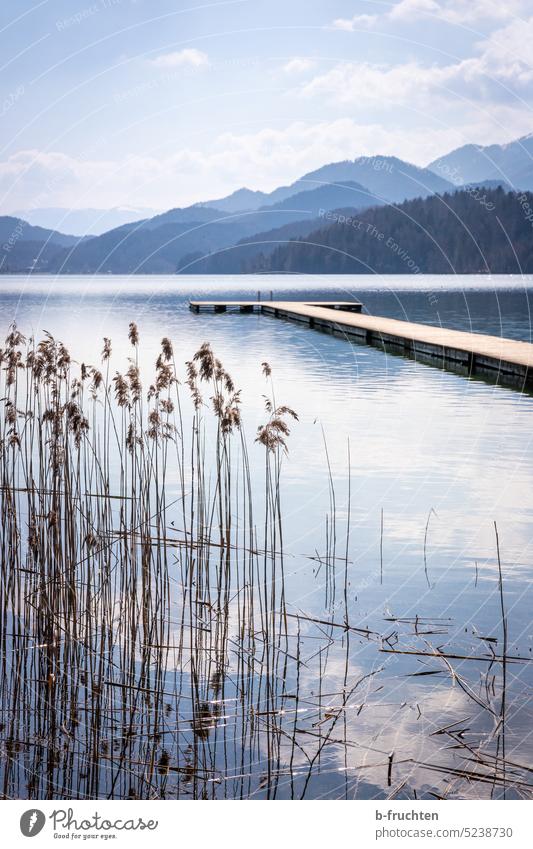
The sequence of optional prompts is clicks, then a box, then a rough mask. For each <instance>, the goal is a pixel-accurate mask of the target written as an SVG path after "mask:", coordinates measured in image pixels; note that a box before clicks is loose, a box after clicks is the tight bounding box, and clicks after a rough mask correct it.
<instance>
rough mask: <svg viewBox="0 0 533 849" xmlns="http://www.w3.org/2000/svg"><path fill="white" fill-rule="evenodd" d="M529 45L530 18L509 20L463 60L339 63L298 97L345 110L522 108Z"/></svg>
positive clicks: (529, 88)
mask: <svg viewBox="0 0 533 849" xmlns="http://www.w3.org/2000/svg"><path fill="white" fill-rule="evenodd" d="M405 1H406V2H407V0H405ZM410 2H411V3H413V2H415V0H410ZM416 2H420V0H416ZM484 2H485V0H484ZM395 8H396V7H395ZM532 40H533V18H530V19H529V20H528V21H514V22H512V23H510V24H509V25H508V26H506V27H504V28H502V29H499V30H496V31H494V32H493V33H492V34H491V35H490V36H488V37H487V38H485V39H484V40H483V41H480V42H479V43H478V44H477V45H476V50H477V55H475V56H471V57H469V58H467V59H462V60H459V61H456V62H452V63H448V64H446V65H423V64H421V63H420V62H418V61H416V60H413V61H409V62H405V63H400V64H396V65H375V64H370V63H368V62H341V63H339V64H337V65H336V66H334V67H333V68H331V69H330V70H329V71H327V72H326V73H324V74H320V75H317V76H315V77H314V78H313V79H311V80H310V81H309V82H308V83H307V84H306V85H305V86H303V87H302V89H301V93H302V94H303V95H304V96H317V95H318V96H321V97H323V98H324V99H326V100H327V102H328V103H331V102H332V101H333V102H335V103H337V104H339V105H341V106H344V107H346V106H347V105H357V106H363V105H365V106H368V105H375V106H379V105H383V104H386V105H387V107H390V106H391V105H402V104H403V105H406V106H409V107H412V108H413V109H417V108H418V109H419V108H422V109H426V108H427V109H431V108H432V107H433V106H434V105H435V104H436V103H447V104H450V105H451V106H453V108H454V109H455V110H456V111H457V110H458V109H462V108H465V105H464V104H463V103H462V102H461V101H459V100H458V99H457V98H458V97H464V98H466V99H470V100H471V101H473V105H474V106H477V105H478V104H479V103H491V104H507V106H508V107H509V108H512V106H513V103H514V104H515V108H517V109H523V108H524V105H523V103H522V102H520V101H521V99H525V100H527V99H528V98H531V96H532V95H533V67H532V65H531V59H530V45H531V42H532Z"/></svg>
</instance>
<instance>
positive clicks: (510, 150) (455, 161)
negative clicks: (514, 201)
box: [428, 134, 533, 189]
mask: <svg viewBox="0 0 533 849" xmlns="http://www.w3.org/2000/svg"><path fill="white" fill-rule="evenodd" d="M428 168H430V169H431V170H432V171H433V172H434V173H435V174H439V175H440V176H442V177H445V178H446V179H448V180H451V181H452V182H454V183H456V184H459V183H472V182H477V181H480V180H497V181H506V182H507V183H510V184H511V185H512V186H513V187H514V188H515V189H530V188H533V134H531V135H528V136H523V137H522V138H520V139H517V140H516V141H513V142H509V143H508V144H491V145H486V146H480V145H474V144H466V145H463V147H458V148H456V150H452V151H451V153H448V154H447V155H446V156H441V157H439V158H438V159H435V161H434V162H431V163H430V165H428Z"/></svg>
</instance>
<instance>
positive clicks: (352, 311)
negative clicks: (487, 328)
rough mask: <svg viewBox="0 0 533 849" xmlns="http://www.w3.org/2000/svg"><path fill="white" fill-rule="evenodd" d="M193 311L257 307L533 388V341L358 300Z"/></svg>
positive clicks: (213, 305)
mask: <svg viewBox="0 0 533 849" xmlns="http://www.w3.org/2000/svg"><path fill="white" fill-rule="evenodd" d="M189 306H190V308H191V310H193V311H194V312H202V311H211V312H215V313H224V312H231V311H237V312H248V313H253V312H258V313H262V314H264V315H271V316H274V317H276V318H285V319H289V320H292V321H299V322H303V323H305V324H307V325H308V326H309V327H312V328H315V329H316V330H323V331H326V332H330V333H338V334H341V335H343V336H347V337H349V338H351V339H353V340H354V341H358V342H363V343H366V344H367V345H374V346H376V347H378V348H381V349H382V350H384V351H386V352H387V353H391V354H393V353H397V354H403V355H404V356H409V357H412V358H416V359H417V360H418V359H420V360H422V361H423V362H426V363H429V364H432V365H437V366H439V367H441V368H450V369H452V370H454V371H459V372H461V373H463V374H464V373H466V374H468V375H476V376H480V377H490V378H491V379H493V380H494V379H497V380H498V381H500V382H503V383H507V384H510V385H512V386H515V387H517V388H524V389H525V388H529V389H533V344H530V343H529V342H516V341H515V340H514V339H505V338H502V337H500V336H488V335H485V334H481V333H468V332H464V331H462V330H447V329H445V328H442V327H434V326H432V325H428V324H416V323H414V322H410V321H400V320H398V319H395V318H385V317H382V316H371V315H364V314H363V313H362V304H360V303H359V302H357V301H321V302H316V301H305V302H300V301H190V303H189Z"/></svg>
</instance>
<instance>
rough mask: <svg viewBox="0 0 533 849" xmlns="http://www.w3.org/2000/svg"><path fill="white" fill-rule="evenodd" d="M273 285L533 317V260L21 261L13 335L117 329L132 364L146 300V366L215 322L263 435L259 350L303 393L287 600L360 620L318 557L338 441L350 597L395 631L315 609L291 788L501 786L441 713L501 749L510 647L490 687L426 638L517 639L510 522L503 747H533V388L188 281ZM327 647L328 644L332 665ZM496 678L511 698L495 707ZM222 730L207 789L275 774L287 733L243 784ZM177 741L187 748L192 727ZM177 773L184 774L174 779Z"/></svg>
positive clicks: (510, 605)
mask: <svg viewBox="0 0 533 849" xmlns="http://www.w3.org/2000/svg"><path fill="white" fill-rule="evenodd" d="M452 284H453V288H451V285H452ZM413 286H416V291H414V290H413ZM408 287H410V289H409V288H408ZM258 289H260V290H261V291H262V294H263V297H264V298H268V297H270V291H271V290H272V291H273V293H274V297H276V298H277V299H282V298H287V299H291V298H300V297H313V298H314V299H317V300H318V299H321V298H323V299H327V298H343V299H346V298H349V297H355V298H359V299H360V300H362V301H363V302H364V304H365V308H366V310H367V311H368V312H370V313H372V314H380V315H388V316H393V317H396V318H403V319H408V320H413V321H420V322H426V323H430V324H442V325H443V326H446V327H453V328H458V329H467V330H472V331H474V332H485V333H493V334H498V335H504V336H508V337H511V338H515V339H521V340H525V341H531V338H532V337H531V333H532V323H531V316H530V308H531V306H532V302H533V279H528V278H525V279H524V278H513V277H494V278H485V277H476V278H460V277H454V278H453V279H451V278H449V277H445V278H444V277H443V278H439V277H424V276H420V277H417V278H416V279H415V278H412V277H409V278H402V277H400V278H398V277H388V278H381V277H377V276H376V277H342V278H338V277H337V278H309V277H290V278H286V277H285V278H278V277H268V278H258V277H250V278H245V277H238V278H219V279H214V280H213V279H206V278H199V277H191V278H187V277H177V278H171V277H168V278H163V277H141V276H136V277H133V278H126V277H125V278H118V277H95V278H93V277H76V278H73V277H67V278H60V279H57V280H56V279H53V278H47V277H42V278H36V277H34V278H31V279H29V280H25V279H24V278H20V277H2V278H0V316H1V325H2V326H1V328H0V329H1V331H2V336H5V331H6V330H7V327H8V325H9V324H10V322H12V321H13V320H15V321H16V322H17V324H18V326H19V327H20V329H21V330H22V331H23V332H24V333H25V334H26V335H32V334H33V335H35V337H36V338H40V335H41V334H42V333H43V331H48V332H50V333H51V334H53V335H54V336H56V337H58V338H60V339H62V340H63V341H64V342H65V343H66V345H67V346H68V347H69V348H70V350H71V352H72V354H73V356H74V357H75V358H76V359H77V360H79V361H80V362H81V361H84V362H88V363H94V364H97V363H99V359H100V351H101V347H102V338H103V337H104V336H106V337H110V338H111V339H112V341H113V350H114V361H116V363H117V365H116V367H117V368H118V367H120V366H119V363H120V361H121V359H122V360H123V361H125V360H126V357H128V356H130V352H131V348H130V346H129V344H128V341H127V329H128V323H129V322H130V321H136V322H137V324H138V326H139V330H140V334H141V348H140V350H141V357H142V362H141V365H142V367H143V370H146V373H147V372H148V369H149V368H150V367H151V366H152V364H153V362H155V359H156V357H157V354H158V352H159V346H160V340H161V337H163V336H169V337H170V338H171V339H172V341H173V343H174V348H175V353H176V358H177V360H178V362H182V363H185V361H187V360H189V359H190V358H191V356H192V355H193V354H194V352H195V351H196V350H197V348H198V347H199V346H200V345H201V343H202V342H204V341H209V342H210V343H211V345H212V347H213V349H214V351H215V353H216V355H217V356H219V357H220V359H221V360H222V361H223V363H224V365H225V366H226V368H227V369H228V370H229V372H230V373H231V374H232V376H233V378H234V380H235V382H236V384H237V385H238V387H240V388H241V389H242V401H243V416H244V424H245V428H246V432H247V433H248V435H249V438H250V439H249V441H250V443H252V442H253V438H254V436H255V432H256V428H257V427H258V425H260V424H261V423H262V421H263V419H264V409H263V397H262V395H263V393H264V392H265V391H266V388H265V381H264V378H263V377H262V374H261V363H262V362H264V361H268V362H269V363H270V365H271V366H272V370H273V379H274V387H275V393H276V401H277V403H280V404H285V403H286V404H289V405H290V406H291V407H293V408H294V409H295V410H296V411H297V412H298V415H299V422H298V423H295V424H294V427H292V433H291V435H290V438H289V453H288V456H287V458H286V459H285V461H284V470H283V491H282V504H283V514H284V517H285V529H284V530H285V541H284V543H285V551H286V586H287V589H286V593H287V603H288V608H289V610H290V611H291V612H292V613H293V614H294V615H297V614H303V615H305V616H307V617H308V618H309V617H311V618H314V619H319V620H324V621H327V622H334V621H336V622H337V623H338V622H341V623H342V616H343V611H344V608H343V607H342V606H341V603H340V602H341V599H340V596H341V595H342V591H341V590H339V586H340V583H339V581H341V575H342V573H343V570H344V564H343V563H341V562H339V565H338V567H336V569H337V572H338V574H337V575H333V583H335V580H336V582H337V591H336V596H335V597H334V598H333V597H332V594H331V581H332V576H331V574H330V575H329V576H328V575H327V574H326V569H325V568H322V566H321V563H320V559H321V555H322V553H323V551H324V546H325V542H324V540H325V535H326V533H327V528H326V514H327V513H330V512H331V498H332V494H331V493H332V489H331V486H330V482H329V479H328V463H327V458H326V450H327V457H328V458H329V465H330V468H331V478H332V484H333V491H334V501H335V513H336V522H337V526H336V531H337V535H338V540H339V543H338V544H339V548H343V547H344V546H345V534H346V526H347V518H348V492H349V490H350V495H351V521H350V536H349V544H348V547H349V552H348V560H349V586H348V595H349V598H348V605H349V619H350V622H351V623H352V624H357V625H358V626H359V627H364V628H368V629H370V630H372V631H373V632H376V633H378V634H379V635H380V638H379V640H377V641H376V640H372V641H370V640H368V639H364V638H363V637H361V636H357V635H353V636H351V638H350V641H349V645H348V646H347V645H346V638H345V636H343V634H344V632H343V630H342V628H341V629H340V632H339V630H338V629H337V631H335V633H334V634H333V636H334V641H332V642H331V644H329V643H326V647H325V646H324V644H323V643H321V640H323V638H324V630H325V629H326V630H327V628H326V626H325V625H320V624H317V623H312V622H310V621H308V619H306V620H305V621H304V620H302V623H301V628H302V630H301V635H300V636H301V651H302V657H303V658H304V659H309V662H308V663H307V662H306V664H304V666H303V667H302V670H301V676H300V681H299V687H300V690H301V693H302V696H301V701H300V703H299V704H300V707H299V710H300V711H301V723H300V718H299V719H298V723H300V725H299V728H298V735H299V736H298V735H296V739H297V740H298V747H297V749H296V752H295V750H294V747H293V749H292V750H291V752H287V751H284V752H283V751H282V755H281V762H282V775H281V778H278V782H277V784H276V792H275V794H274V795H276V797H277V798H284V797H290V796H291V795H292V796H295V797H296V798H299V797H300V796H301V795H302V794H303V793H305V796H306V798H307V797H309V798H311V797H314V798H337V797H342V798H345V797H347V798H353V797H354V796H357V797H366V798H378V797H379V798H384V797H386V796H388V795H391V794H392V793H396V794H397V795H398V797H399V798H413V796H414V794H415V793H416V794H418V796H431V794H435V795H444V796H449V797H456V798H462V797H465V796H472V797H487V796H490V795H491V794H495V795H497V796H498V795H501V794H502V792H503V791H502V789H501V787H496V788H494V786H492V785H491V783H490V781H488V780H487V781H473V782H469V781H467V780H465V777H464V775H461V774H459V773H458V772H457V769H458V768H459V767H458V765H460V768H461V769H463V768H464V765H465V760H464V759H463V760H462V759H461V758H462V756H463V754H464V753H462V752H460V753H459V754H456V753H455V754H454V752H453V750H452V748H451V747H452V746H453V745H454V739H453V738H451V737H450V736H449V735H448V734H446V733H440V734H437V733H436V732H438V731H439V730H440V729H442V728H443V727H444V726H447V725H451V724H453V723H457V725H456V726H455V727H456V728H457V729H459V730H461V729H464V728H467V727H468V728H469V729H470V730H469V731H466V732H464V737H463V738H462V739H463V740H464V741H466V742H467V743H468V745H471V746H472V748H473V750H475V751H476V752H479V751H482V752H486V753H488V754H487V758H490V757H492V758H494V757H496V758H497V757H498V756H499V753H498V746H499V745H500V744H499V743H497V737H498V733H501V728H499V727H498V722H499V712H500V702H501V695H502V681H501V677H502V676H501V666H502V664H499V663H494V664H491V673H490V674H491V676H493V679H492V677H491V684H490V688H491V689H490V692H488V690H487V686H488V685H487V676H486V673H487V663H486V662H484V661H483V662H481V661H475V660H474V661H472V660H463V659H461V657H456V658H455V659H453V660H451V661H450V664H452V666H453V669H454V670H455V672H456V673H457V675H458V676H459V679H457V678H455V679H454V677H453V676H452V675H451V671H450V668H449V667H447V665H446V663H445V662H442V661H441V660H439V661H435V660H433V659H431V658H428V656H427V653H428V652H431V651H433V650H434V649H435V647H439V648H440V650H441V651H443V652H444V653H446V652H448V653H449V654H450V655H454V656H468V657H472V656H480V655H484V656H486V655H488V654H489V653H490V652H491V651H494V653H495V654H496V655H500V654H501V652H502V621H501V599H500V594H499V590H498V559H497V548H496V536H495V523H496V525H497V529H498V533H499V543H500V553H501V565H502V571H503V587H504V599H505V606H506V615H507V617H508V628H509V648H508V651H509V654H511V655H514V656H520V657H521V658H525V659H526V660H525V661H524V662H520V663H516V664H509V665H508V666H509V668H508V677H507V693H506V698H507V707H506V716H505V734H506V740H505V743H506V754H507V758H508V759H509V760H511V761H516V762H517V763H520V764H523V765H526V766H530V767H531V765H532V755H533V740H532V738H531V733H532V732H531V729H532V716H531V709H530V707H528V700H530V696H531V685H532V683H533V676H532V673H531V668H530V667H531V665H530V663H529V659H530V657H531V652H532V648H533V631H532V624H531V589H530V588H531V579H532V576H533V498H532V492H533V461H532V456H533V455H532V450H531V449H532V431H533V408H532V405H533V398H531V397H530V396H528V395H525V394H520V393H518V392H515V391H513V390H511V389H507V388H503V387H500V386H497V385H493V384H490V383H485V382H482V381H478V380H468V379H466V378H463V377H460V376H457V375H454V374H452V373H449V372H445V371H440V370H438V369H436V368H431V367H428V366H426V365H422V364H419V363H416V362H414V361H412V360H409V359H404V358H401V357H397V356H387V355H386V354H385V353H383V352H381V351H378V350H376V349H373V348H368V347H365V346H360V345H354V344H351V343H349V342H346V341H345V340H343V339H340V338H335V337H332V336H329V335H325V334H320V333H317V332H315V331H312V330H310V329H308V328H305V327H300V326H298V325H296V324H292V323H286V322H283V321H276V320H273V319H270V318H268V317H266V316H262V317H261V316H256V315H238V314H236V315H232V314H226V315H221V316H213V315H203V314H202V315H195V314H192V313H191V312H190V311H189V309H188V300H189V298H191V297H192V298H194V297H202V298H209V297H221V298H222V297H224V296H226V295H231V296H234V297H238V296H241V295H245V294H246V295H248V296H250V295H251V296H253V297H255V293H256V292H257V290H258ZM348 452H349V454H350V457H351V474H349V472H348V469H349V464H348ZM261 457H262V455H261V452H260V450H259V446H255V447H252V449H251V463H252V471H253V474H254V481H256V482H257V498H258V499H259V501H260V500H261V497H262V494H261V484H260V481H261V468H262V467H261V463H262V459H261ZM330 532H331V526H330ZM334 571H335V570H334ZM328 633H330V632H328ZM487 637H488V638H490V640H488V641H487V640H486V638H487ZM328 645H330V647H329V649H328V648H327V646H328ZM383 649H385V651H383ZM392 651H397V652H399V651H402V652H403V651H405V652H409V653H405V654H404V653H396V654H392V653H391V652H392ZM317 652H322V653H323V658H322V656H321V658H320V664H321V665H320V667H319V672H318V673H317V667H316V654H317ZM417 652H418V654H417ZM421 652H424V654H421ZM311 658H313V660H312V662H311ZM326 661H327V662H326ZM346 665H347V666H346ZM346 668H347V669H348V673H347V675H348V683H349V682H351V681H355V680H356V679H358V678H359V677H362V676H365V675H368V674H369V673H372V674H373V677H371V678H369V679H368V681H367V683H365V685H364V699H363V698H362V696H361V694H360V692H359V691H358V693H357V695H356V696H354V698H353V699H352V700H349V701H348V702H344V701H343V702H342V703H341V701H340V699H339V694H340V693H341V692H342V691H343V689H344V691H345V690H346ZM322 669H323V674H322V675H320V670H322ZM378 673H379V674H378ZM423 673H424V674H423ZM292 683H294V682H292ZM319 689H320V690H321V693H322V696H321V702H320V707H319V708H317V705H316V701H315V699H316V695H317V692H318V691H319ZM479 698H483V699H484V700H486V701H487V703H490V705H491V706H492V708H493V709H494V715H492V714H490V712H489V711H487V710H484V709H482V708H480V706H479V704H478V702H477V701H476V699H479ZM363 702H364V705H363ZM328 705H329V708H328ZM339 705H341V707H340V708H339ZM328 710H329V712H330V715H329V721H331V714H332V712H335V711H336V710H337V711H340V712H342V718H341V721H340V722H336V725H335V728H334V730H333V732H332V734H331V739H330V740H329V741H328V742H327V745H324V746H323V748H321V750H320V754H319V757H315V755H316V751H317V750H316V744H315V743H314V740H313V735H315V737H316V735H320V734H322V733H323V732H324V728H325V727H326V726H325V725H324V723H326V722H327V721H328V719H327V714H328ZM226 713H227V711H226ZM228 715H229V714H228ZM223 724H224V723H222V721H221V722H220V725H221V728H222V726H223ZM228 724H229V725H231V721H230V720H228V721H226V727H227V726H228ZM291 725H292V719H291ZM341 725H342V734H341ZM324 733H325V732H324ZM221 735H222V731H220V732H219V734H218V737H216V735H215V737H216V739H214V740H212V741H211V742H210V741H204V745H205V746H207V747H209V746H210V745H211V743H212V745H213V751H212V752H211V754H210V758H211V760H210V763H211V764H212V765H213V768H214V769H215V770H216V775H217V782H212V783H211V785H210V786H209V790H208V795H215V796H217V797H222V796H230V797H231V796H233V795H243V796H253V797H263V796H265V795H268V793H267V789H266V783H265V778H264V776H265V770H266V769H267V765H266V759H267V758H268V757H270V755H267V754H266V750H265V749H264V748H262V744H261V743H258V744H257V748H256V749H255V750H254V753H253V757H250V759H249V761H248V762H247V769H246V774H247V776H248V778H247V783H246V789H245V790H244V791H243V789H242V782H241V784H240V785H239V788H240V790H237V789H236V788H237V779H236V778H232V781H231V782H230V781H229V780H228V775H230V774H231V776H237V775H238V774H239V770H238V769H237V766H238V764H239V763H240V757H241V754H242V748H243V747H244V743H242V741H241V744H239V741H238V740H235V738H232V740H231V745H230V752H229V755H228V749H227V740H226V739H225V738H224V740H225V742H224V746H223V747H222V748H221V746H222V744H221V740H222V736H221ZM313 745H315V749H313V748H312V746H313ZM239 746H241V748H239ZM176 752H177V754H176V757H178V755H179V745H178V744H177V749H176ZM391 753H394V757H393V766H392V775H391V774H390V773H389V760H388V759H389V755H390V754H391ZM475 757H476V756H475V755H472V758H474V762H475ZM289 761H290V763H291V769H290V770H289V769H288V763H289ZM310 764H311V766H310ZM435 764H437V765H438V769H437V770H435V769H434V768H433V767H434V765H435ZM471 766H472V764H470V767H471ZM486 769H487V767H486V765H484V766H483V767H478V771H482V772H483V770H485V771H486ZM283 770H285V772H283ZM453 770H456V771H455V772H454V771H453ZM289 772H290V773H291V777H290V780H289V779H288V778H287V775H288V774H289ZM308 773H310V779H309V780H308V781H307V782H306V777H307V775H308ZM283 776H285V778H284V777H283ZM528 781H529V779H527V778H524V776H522V775H521V776H520V781H519V780H518V779H517V781H516V784H515V785H513V786H512V787H510V788H509V789H508V790H507V791H506V792H507V795H509V796H514V797H522V796H527V795H528V794H529V792H530V791H529V789H528V788H527V784H528ZM267 783H268V782H267ZM19 792H20V793H21V794H23V791H22V790H19ZM175 792H177V791H176V788H175V787H174V788H173V787H172V785H170V786H169V788H168V789H167V794H168V795H170V796H172V795H173V793H175ZM179 792H180V793H181V794H185V795H186V793H187V792H188V791H187V790H186V788H185V789H184V788H182V789H181V790H180V791H179ZM202 792H204V793H205V792H206V791H205V789H204V790H203V791H202ZM102 793H103V795H105V791H102ZM270 795H271V796H272V792H270Z"/></svg>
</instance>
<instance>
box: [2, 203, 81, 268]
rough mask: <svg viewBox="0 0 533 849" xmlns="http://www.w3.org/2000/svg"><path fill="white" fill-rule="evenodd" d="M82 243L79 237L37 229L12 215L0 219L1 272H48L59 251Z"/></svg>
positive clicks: (42, 228) (41, 228)
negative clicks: (31, 270)
mask: <svg viewBox="0 0 533 849" xmlns="http://www.w3.org/2000/svg"><path fill="white" fill-rule="evenodd" d="M81 241H83V240H81ZM79 242H80V238H79V237H78V236H69V235H66V234H65V233H58V232H57V231H55V230H47V229H46V228H44V227H35V226H33V225H31V224H29V223H28V222H27V221H24V220H23V219H22V218H14V217H13V216H11V215H4V216H0V271H1V272H4V273H7V272H8V271H28V270H30V269H33V270H36V271H48V270H49V267H50V263H51V262H52V260H53V258H54V257H55V256H56V255H57V253H58V252H59V251H62V250H64V249H66V248H70V247H72V246H73V245H76V244H78V243H79Z"/></svg>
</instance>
